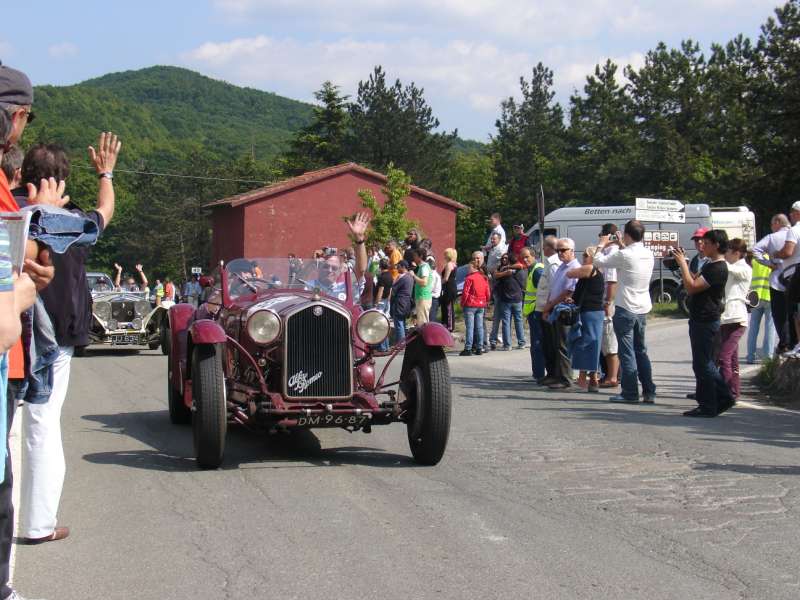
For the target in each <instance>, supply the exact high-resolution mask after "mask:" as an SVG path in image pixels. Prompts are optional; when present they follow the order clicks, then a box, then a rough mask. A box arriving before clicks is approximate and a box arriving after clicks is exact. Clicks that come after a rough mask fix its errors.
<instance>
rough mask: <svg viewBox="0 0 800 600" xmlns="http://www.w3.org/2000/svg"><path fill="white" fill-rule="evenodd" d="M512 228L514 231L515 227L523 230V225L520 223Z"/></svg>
mask: <svg viewBox="0 0 800 600" xmlns="http://www.w3.org/2000/svg"><path fill="white" fill-rule="evenodd" d="M512 227H514V229H516V228H517V227H519V228H520V229H525V225H523V224H522V223H519V224H518V225H513V226H512Z"/></svg>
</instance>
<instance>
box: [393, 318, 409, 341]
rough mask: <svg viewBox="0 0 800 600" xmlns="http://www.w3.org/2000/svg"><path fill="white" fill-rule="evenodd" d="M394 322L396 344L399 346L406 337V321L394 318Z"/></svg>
mask: <svg viewBox="0 0 800 600" xmlns="http://www.w3.org/2000/svg"><path fill="white" fill-rule="evenodd" d="M392 321H394V343H395V344H399V343H400V342H402V341H403V340H404V339H405V337H406V320H405V319H398V318H397V317H392Z"/></svg>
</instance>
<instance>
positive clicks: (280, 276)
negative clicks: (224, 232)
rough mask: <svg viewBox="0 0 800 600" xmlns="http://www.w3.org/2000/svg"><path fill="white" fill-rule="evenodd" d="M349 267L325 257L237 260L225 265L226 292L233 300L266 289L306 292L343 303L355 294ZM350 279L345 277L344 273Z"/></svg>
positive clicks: (344, 261) (345, 261) (340, 261)
mask: <svg viewBox="0 0 800 600" xmlns="http://www.w3.org/2000/svg"><path fill="white" fill-rule="evenodd" d="M351 269H352V266H351V265H350V263H348V262H347V260H345V259H344V258H342V257H339V256H336V255H334V256H329V257H327V258H252V259H245V258H239V259H236V260H232V261H230V262H229V263H227V264H226V265H225V270H226V271H227V275H228V293H229V294H230V297H231V298H233V299H236V298H239V297H243V296H252V295H253V294H262V293H264V292H266V291H268V290H307V291H318V292H319V293H320V294H323V295H326V296H329V297H331V298H335V299H337V300H339V301H341V302H344V301H346V300H347V298H348V294H350V295H351V297H355V296H357V295H358V293H359V292H358V290H356V289H350V290H348V280H349V281H350V282H351V285H353V286H354V285H355V275H354V274H353V273H352V271H351ZM348 271H351V272H350V276H349V277H348V276H347V272H348Z"/></svg>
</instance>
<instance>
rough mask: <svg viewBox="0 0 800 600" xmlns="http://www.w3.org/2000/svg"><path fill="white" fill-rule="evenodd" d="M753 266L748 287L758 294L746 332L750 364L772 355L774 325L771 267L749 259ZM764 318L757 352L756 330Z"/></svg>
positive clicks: (773, 350)
mask: <svg viewBox="0 0 800 600" xmlns="http://www.w3.org/2000/svg"><path fill="white" fill-rule="evenodd" d="M750 266H751V267H753V281H752V283H751V284H750V289H752V290H753V291H754V292H755V293H757V294H758V306H756V307H755V308H754V309H753V310H752V311H751V312H750V331H748V333H747V364H748V365H752V364H754V363H755V362H756V360H757V359H759V358H760V359H764V358H768V357H770V356H772V354H773V353H774V352H775V343H776V340H775V335H776V333H777V332H776V330H775V325H774V323H773V321H772V308H771V306H770V292H769V276H770V274H771V273H772V269H770V268H769V267H767V266H764V265H762V264H761V263H760V262H758V261H757V260H756V259H754V258H752V257H751V259H750ZM762 319H763V320H764V341H763V343H762V344H761V353H760V355H759V353H758V330H759V329H760V328H761V320H762Z"/></svg>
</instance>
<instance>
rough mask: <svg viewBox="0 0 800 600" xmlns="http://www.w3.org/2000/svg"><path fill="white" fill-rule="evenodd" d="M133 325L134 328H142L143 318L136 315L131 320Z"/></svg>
mask: <svg viewBox="0 0 800 600" xmlns="http://www.w3.org/2000/svg"><path fill="white" fill-rule="evenodd" d="M131 327H133V328H134V329H141V328H142V320H141V319H140V318H139V317H136V318H135V319H134V320H133V321H132V322H131Z"/></svg>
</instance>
